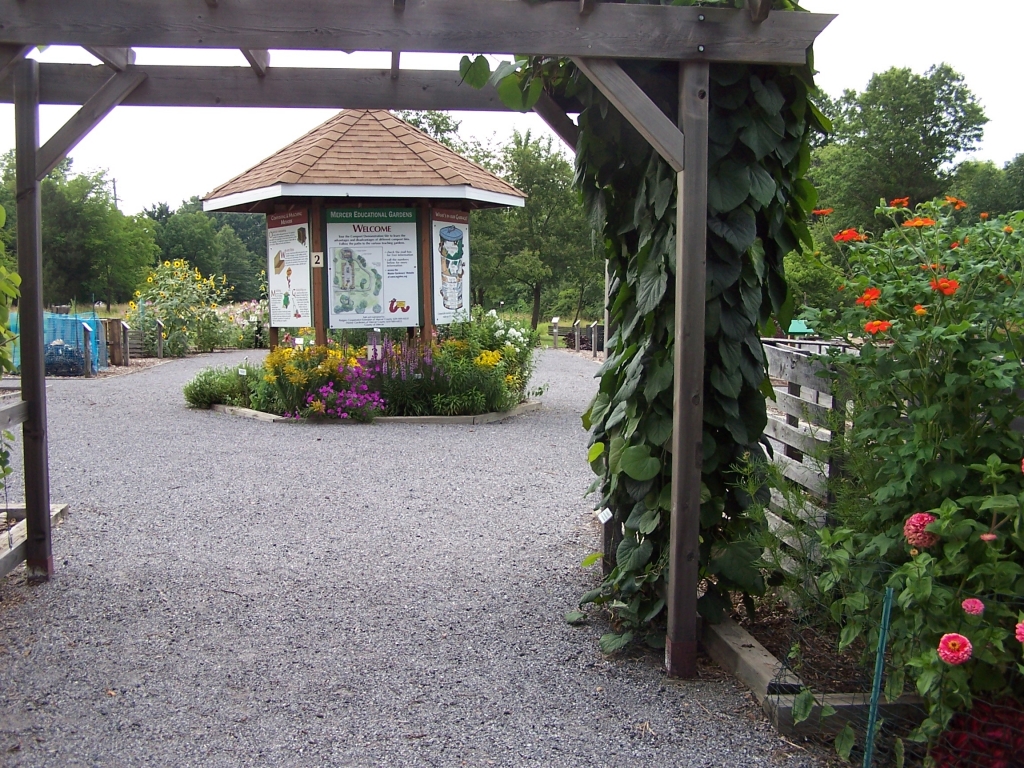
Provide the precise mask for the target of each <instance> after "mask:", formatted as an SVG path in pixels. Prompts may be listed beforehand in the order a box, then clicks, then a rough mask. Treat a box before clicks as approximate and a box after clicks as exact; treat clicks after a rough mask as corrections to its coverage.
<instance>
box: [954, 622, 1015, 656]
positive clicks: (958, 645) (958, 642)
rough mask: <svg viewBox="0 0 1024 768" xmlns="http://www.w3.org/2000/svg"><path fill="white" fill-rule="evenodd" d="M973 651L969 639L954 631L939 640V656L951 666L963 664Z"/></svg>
mask: <svg viewBox="0 0 1024 768" xmlns="http://www.w3.org/2000/svg"><path fill="white" fill-rule="evenodd" d="M1018 626H1020V625H1018ZM973 652H974V648H973V647H972V646H971V641H970V640H968V639H967V638H966V637H964V636H963V635H958V634H957V633H956V632H951V633H949V634H948V635H943V636H942V639H941V640H939V658H940V659H942V660H943V661H944V662H946V663H947V664H952V665H953V666H957V665H959V664H963V663H965V662H966V661H967V660H969V659H970V658H971V654H972V653H973Z"/></svg>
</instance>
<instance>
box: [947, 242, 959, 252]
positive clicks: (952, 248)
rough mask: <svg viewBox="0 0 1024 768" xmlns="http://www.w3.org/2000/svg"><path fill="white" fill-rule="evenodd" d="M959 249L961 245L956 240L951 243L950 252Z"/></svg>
mask: <svg viewBox="0 0 1024 768" xmlns="http://www.w3.org/2000/svg"><path fill="white" fill-rule="evenodd" d="M959 247H960V243H958V242H957V241H956V240H954V241H953V242H952V243H950V245H949V250H951V251H955V250H956V249H957V248H959Z"/></svg>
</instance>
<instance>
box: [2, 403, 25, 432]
mask: <svg viewBox="0 0 1024 768" xmlns="http://www.w3.org/2000/svg"><path fill="white" fill-rule="evenodd" d="M26 421H28V403H26V402H25V401H24V400H19V401H18V402H16V403H14V404H13V405H8V406H5V407H3V408H0V429H6V430H8V431H10V430H12V429H14V428H15V427H16V426H18V425H19V424H24V423H25V422H26Z"/></svg>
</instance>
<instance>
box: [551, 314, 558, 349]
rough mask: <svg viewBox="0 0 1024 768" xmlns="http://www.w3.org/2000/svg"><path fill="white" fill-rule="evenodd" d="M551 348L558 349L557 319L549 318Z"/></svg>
mask: <svg viewBox="0 0 1024 768" xmlns="http://www.w3.org/2000/svg"><path fill="white" fill-rule="evenodd" d="M551 348H552V349H558V318H557V317H552V318H551Z"/></svg>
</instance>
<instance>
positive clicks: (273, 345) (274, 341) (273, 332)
mask: <svg viewBox="0 0 1024 768" xmlns="http://www.w3.org/2000/svg"><path fill="white" fill-rule="evenodd" d="M268 336H269V339H268V341H267V344H268V345H269V347H270V349H277V345H278V344H279V343H280V341H281V332H280V331H279V330H278V329H277V328H275V327H274V326H270V333H269V334H268Z"/></svg>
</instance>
